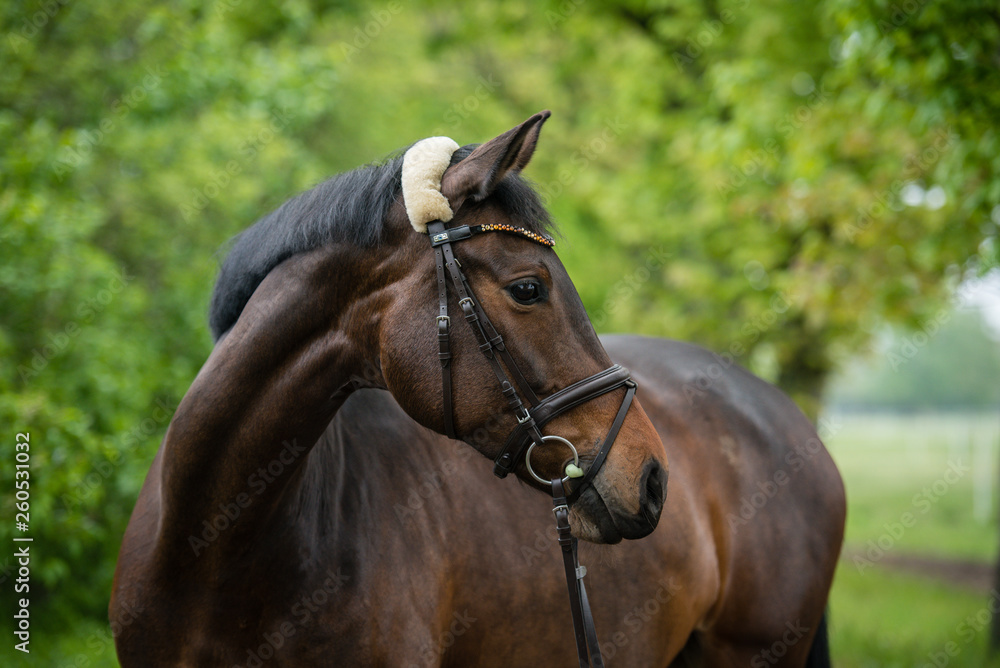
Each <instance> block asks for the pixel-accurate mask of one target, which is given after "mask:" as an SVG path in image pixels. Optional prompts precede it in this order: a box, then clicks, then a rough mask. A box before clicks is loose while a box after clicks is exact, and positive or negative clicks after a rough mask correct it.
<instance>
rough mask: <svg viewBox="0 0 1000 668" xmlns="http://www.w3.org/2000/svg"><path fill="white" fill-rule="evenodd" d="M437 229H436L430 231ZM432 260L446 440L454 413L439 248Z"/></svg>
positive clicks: (448, 323)
mask: <svg viewBox="0 0 1000 668" xmlns="http://www.w3.org/2000/svg"><path fill="white" fill-rule="evenodd" d="M432 228H437V229H432ZM443 229H444V223H441V222H434V223H430V224H429V225H428V226H427V231H428V233H429V234H434V232H435V231H437V232H440V230H443ZM434 260H435V262H436V263H437V285H438V316H437V330H438V359H439V360H440V361H441V396H442V398H443V401H444V407H443V410H444V433H445V434H447V435H448V438H457V436H456V435H455V411H454V409H453V408H452V404H451V341H450V331H451V318H449V317H448V282H447V280H446V279H445V275H444V254H443V253H442V251H441V247H440V246H435V247H434Z"/></svg>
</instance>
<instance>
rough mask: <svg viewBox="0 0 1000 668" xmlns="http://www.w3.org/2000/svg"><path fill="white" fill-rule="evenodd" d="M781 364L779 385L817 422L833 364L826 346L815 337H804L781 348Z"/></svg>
mask: <svg viewBox="0 0 1000 668" xmlns="http://www.w3.org/2000/svg"><path fill="white" fill-rule="evenodd" d="M779 364H780V368H779V371H778V380H777V385H778V387H780V388H781V389H782V390H784V391H785V393H787V394H788V396H790V397H791V398H792V400H793V401H795V403H796V404H798V406H799V408H800V409H801V410H802V412H803V413H805V414H806V417H808V418H809V419H810V420H812V421H813V422H814V423H815V422H816V419H817V417H818V416H819V410H820V408H821V401H822V399H823V387H824V386H825V384H826V379H827V377H828V376H829V374H830V367H831V365H830V361H829V358H828V357H827V354H826V350H825V349H824V347H823V345H822V344H820V343H819V342H817V341H815V340H814V339H813V338H812V337H808V336H806V337H803V338H802V339H800V340H799V341H798V342H796V344H795V345H793V346H792V347H791V348H789V349H786V350H784V351H782V354H780V358H779Z"/></svg>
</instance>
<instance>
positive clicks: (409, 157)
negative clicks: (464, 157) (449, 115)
mask: <svg viewBox="0 0 1000 668" xmlns="http://www.w3.org/2000/svg"><path fill="white" fill-rule="evenodd" d="M457 150H458V144H457V143H456V142H455V140H454V139H451V138H449V137H428V138H427V139H421V140H420V141H418V142H417V143H416V144H414V145H413V146H411V147H410V148H409V150H407V151H406V153H405V154H404V155H403V178H402V181H403V204H405V205H406V215H407V216H408V217H409V218H410V225H412V226H413V229H415V230H416V231H417V232H420V233H421V234H427V223H429V222H431V221H434V220H440V221H441V222H444V223H447V222H448V221H449V220H451V218H452V216H453V215H454V213H453V212H452V210H451V206H450V205H449V204H448V198H447V197H445V196H444V195H443V194H442V193H441V177H442V176H444V172H445V170H446V169H448V165H449V164H451V155H452V153H454V152H455V151H457Z"/></svg>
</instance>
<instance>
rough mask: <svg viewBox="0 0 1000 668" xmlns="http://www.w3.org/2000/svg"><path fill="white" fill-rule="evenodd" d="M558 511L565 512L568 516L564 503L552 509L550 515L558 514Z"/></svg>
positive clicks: (567, 509) (567, 508) (567, 507)
mask: <svg viewBox="0 0 1000 668" xmlns="http://www.w3.org/2000/svg"><path fill="white" fill-rule="evenodd" d="M560 510H565V511H566V514H569V506H567V505H566V504H565V503H563V504H560V505H558V506H556V507H555V508H553V509H552V513H553V514H555V513H557V512H559V511H560Z"/></svg>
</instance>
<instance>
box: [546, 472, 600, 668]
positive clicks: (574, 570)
mask: <svg viewBox="0 0 1000 668" xmlns="http://www.w3.org/2000/svg"><path fill="white" fill-rule="evenodd" d="M552 504H553V508H552V512H553V513H554V514H555V516H556V533H557V534H558V537H557V540H558V541H559V547H560V548H561V549H562V555H563V566H564V567H565V569H566V588H567V589H568V590H569V607H570V612H571V613H572V615H573V633H574V635H575V636H576V654H577V657H578V658H579V659H580V668H604V661H603V659H602V658H601V647H600V643H598V641H597V630H596V629H595V628H594V617H593V615H592V614H591V612H590V601H588V600H587V588H586V587H585V586H584V584H583V577H584V576H585V575H586V574H587V569H586V568H585V567H583V566H581V565H580V562H579V558H578V555H577V540H576V538H574V537H573V536H572V534H571V533H570V528H569V506H568V505H567V503H566V492H565V490H564V489H563V484H562V479H561V478H553V479H552Z"/></svg>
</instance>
